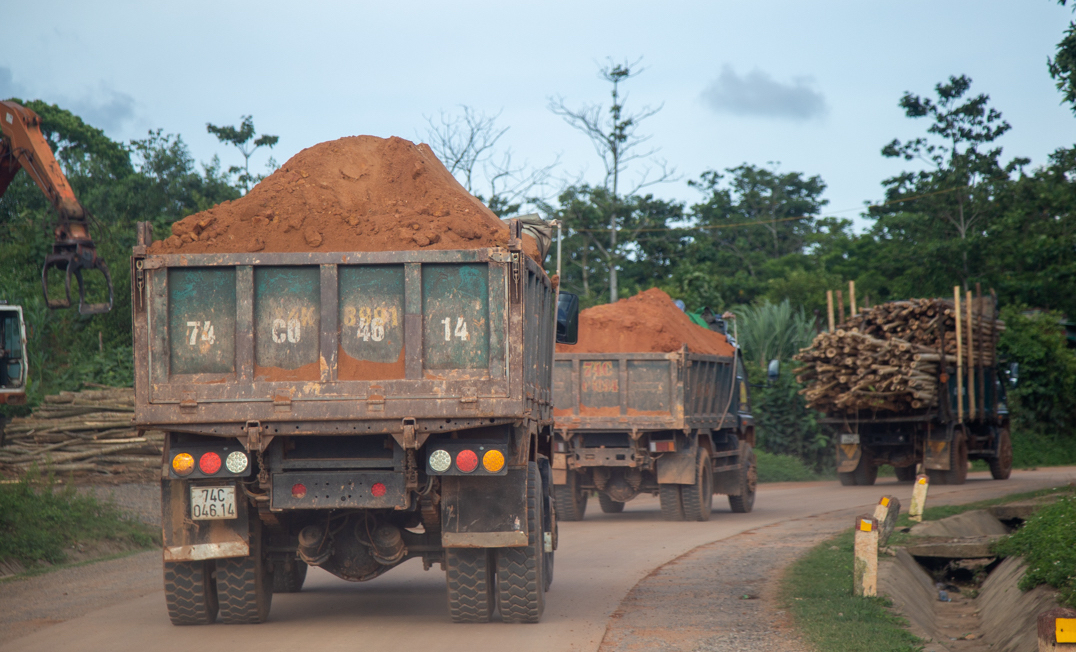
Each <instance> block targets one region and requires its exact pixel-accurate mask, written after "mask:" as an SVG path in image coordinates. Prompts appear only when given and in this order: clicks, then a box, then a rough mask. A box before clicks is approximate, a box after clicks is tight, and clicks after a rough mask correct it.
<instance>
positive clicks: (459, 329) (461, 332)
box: [441, 317, 471, 342]
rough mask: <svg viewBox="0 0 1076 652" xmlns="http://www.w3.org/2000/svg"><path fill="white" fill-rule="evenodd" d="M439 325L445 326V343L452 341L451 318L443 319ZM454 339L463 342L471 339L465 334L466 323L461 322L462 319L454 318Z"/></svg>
mask: <svg viewBox="0 0 1076 652" xmlns="http://www.w3.org/2000/svg"><path fill="white" fill-rule="evenodd" d="M441 323H442V324H444V325H445V341H446V342H448V341H450V340H451V339H452V318H451V317H445V318H444V319H442V320H441ZM456 337H458V338H460V339H461V340H464V341H467V340H469V339H471V336H470V335H469V334H468V333H467V322H465V321H463V317H457V318H456Z"/></svg>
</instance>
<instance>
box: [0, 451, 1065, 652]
mask: <svg viewBox="0 0 1076 652" xmlns="http://www.w3.org/2000/svg"><path fill="white" fill-rule="evenodd" d="M1072 481H1076V468H1071V467H1067V468H1052V469H1045V470H1040V471H1017V472H1014V473H1013V476H1012V478H1011V479H1010V480H1009V481H1007V482H995V481H991V480H989V479H988V476H987V475H986V474H981V473H976V474H972V475H971V476H970V477H969V481H968V484H966V485H964V486H960V487H942V486H937V487H931V490H930V491H931V502H933V503H940V502H969V501H973V500H978V499H983V498H990V497H994V496H999V495H1004V494H1007V493H1015V492H1021V491H1030V490H1033V489H1037V488H1041V487H1047V486H1056V485H1060V484H1066V483H1068V482H1072ZM883 494H892V495H896V496H897V497H899V498H900V500H901V503H902V504H904V505H907V504H908V502H909V500H910V497H911V485H898V484H896V483H895V482H894V481H893V480H892V479H882V480H880V481H879V483H878V484H877V485H876V486H874V487H840V486H838V484H837V483H836V482H817V483H795V484H792V483H790V484H777V485H763V486H762V487H760V491H759V496H758V500H757V501H756V503H755V511H754V512H753V513H751V514H733V513H731V512H729V510H728V508H727V503H726V502H725V501H724V500H721V501H715V504H716V505H718V507H717V509H715V513H714V515H713V519H712V520H711V521H710V522H707V523H677V524H670V523H665V522H664V521H662V520H661V518H660V513H659V510H658V504H657V500H656V499H651V498H643V499H637V500H635V501H633V502H631V503H629V504H628V507H627V509H626V510H625V511H624V513H622V514H617V515H605V514H601V513H600V512H599V511H598V510H597V504H595V505H593V507H594V508H595V509H594V512H596V513H594V514H590V513H588V515H587V519H586V520H585V521H583V522H581V523H564V524H562V525H561V537H560V549H559V550H558V552H557V556H556V578H555V581H554V583H553V588H552V590H551V591H550V592H549V594H548V602H547V607H546V613H545V617H544V619H543V621H542V623H541V624H538V625H504V624H501V623H490V624H486V625H453V624H452V623H450V622H449V619H448V614H447V610H446V606H445V588H444V574H443V573H441V572H439V571H437V570H432V571H429V572H424V571H423V570H422V567H421V564H419V563H418V562H417V561H414V560H413V561H411V562H408V563H407V564H405V565H404V566H402V567H401V568H398V569H395V570H393V571H392V572H390V573H387V574H386V575H384V576H382V577H380V578H378V579H376V580H374V581H372V582H367V583H362V584H350V583H347V582H344V581H342V580H338V579H336V578H334V577H332V576H330V575H328V574H326V573H324V572H320V571H317V570H316V569H311V573H310V575H309V577H308V579H307V583H306V586H305V588H304V590H303V592H302V593H299V594H288V595H277V596H275V597H274V599H273V610H272V614H271V615H270V619H269V622H267V623H265V624H262V625H256V626H224V625H212V626H208V627H183V628H177V627H173V626H172V625H170V624H169V622H168V618H167V616H166V614H165V609H164V598H163V593H162V592H161V590H160V584H161V577H160V573H161V571H160V553H143V554H141V555H136V556H134V557H129V558H127V559H123V560H115V561H110V562H104V563H102V564H95V565H92V566H88V567H82V568H75V569H67V570H63V571H59V572H56V573H52V574H49V575H47V576H43V577H39V578H34V579H31V580H26V581H21V582H13V583H10V582H9V583H5V584H0V650H3V651H5V652H7V651H9V650H10V651H15V650H60V649H62V650H64V651H65V652H75V651H78V650H106V649H107V650H115V651H122V650H131V651H136V650H137V651H139V652H141V651H144V650H149V649H152V650H160V651H165V650H182V651H184V652H186V651H189V650H192V649H197V650H206V651H207V652H209V651H213V650H233V649H238V648H239V647H240V646H241V647H242V649H257V650H259V651H270V650H288V651H291V650H297V649H308V648H310V647H311V646H312V645H313V644H314V642H316V647H317V649H319V650H325V651H332V650H354V649H366V650H377V649H428V650H438V651H442V650H443V651H445V652H451V651H456V650H459V651H461V652H463V651H467V652H470V651H472V650H475V649H501V650H512V651H513V652H526V651H528V650H541V651H542V652H549V651H550V650H554V651H562V650H563V651H576V650H578V651H590V650H598V649H599V648H601V649H602V650H610V651H611V650H631V649H651V650H653V649H666V650H681V649H685V650H691V649H700V650H718V649H722V650H723V649H741V650H794V649H800V648H799V645H798V644H797V643H796V642H795V641H794V640H792V639H791V638H789V637H788V635H787V632H786V631H783V630H782V631H781V633H780V634H778V633H777V632H778V630H780V628H781V627H782V626H783V623H782V620H781V617H780V614H774V613H771V611H772V609H771V607H770V606H769V605H770V601H769V600H767V599H766V598H768V597H769V593H772V580H773V578H775V577H777V576H778V574H779V571H780V569H781V568H782V567H783V566H784V564H786V563H787V562H788V561H789V559H791V558H792V557H794V556H795V554H796V552H797V551H798V550H800V549H802V548H803V547H804V546H806V545H808V544H809V543H810V542H812V541H816V540H819V539H820V538H821V537H823V536H825V535H827V534H829V533H832V532H835V531H837V530H839V529H841V528H843V527H847V526H848V522H849V521H850V520H851V516H852V515H854V514H855V513H858V512H859V511H861V510H864V509H867V508H870V507H872V506H873V505H874V504H875V503H876V502H877V500H878V497H879V496H881V495H883ZM797 541H798V542H799V544H796V545H789V544H790V543H794V542H797ZM775 544H780V545H775ZM771 553H772V554H771ZM721 559H725V560H727V561H726V562H725V565H724V566H722V567H721V569H720V571H717V570H715V565H716V563H717V562H718V560H721ZM674 560H675V563H674V564H670V562H673V561H674ZM700 583H701V584H705V586H704V587H700V586H699V585H700ZM648 596H649V597H648ZM745 596H746V597H745ZM755 598H761V599H758V600H756V599H755ZM735 600H740V601H741V602H740V603H736V602H734V601H735ZM762 612H766V613H762ZM662 614H667V617H666V616H662ZM682 628H687V629H688V630H690V631H691V632H694V633H693V634H691V635H690V636H687V637H686V638H685V637H684V636H678V637H672V634H671V633H672V632H674V631H677V630H678V629H682ZM671 638H676V640H671ZM603 641H604V643H603ZM700 641H701V642H702V643H700Z"/></svg>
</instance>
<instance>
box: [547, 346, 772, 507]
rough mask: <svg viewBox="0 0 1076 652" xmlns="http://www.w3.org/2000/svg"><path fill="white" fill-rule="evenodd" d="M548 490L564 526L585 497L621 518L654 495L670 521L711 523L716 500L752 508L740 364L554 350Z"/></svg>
mask: <svg viewBox="0 0 1076 652" xmlns="http://www.w3.org/2000/svg"><path fill="white" fill-rule="evenodd" d="M553 400H554V404H555V406H556V409H555V410H554V414H555V415H556V416H555V419H556V434H555V437H554V444H553V484H554V488H555V491H556V499H557V514H558V517H559V518H560V519H561V520H562V521H577V520H580V519H582V518H583V516H584V514H585V512H586V507H587V499H588V497H589V495H590V493H591V492H597V493H598V501H599V503H600V504H601V508H602V511H603V512H606V513H617V512H620V511H622V510H623V509H624V503H625V502H627V501H629V500H631V499H632V498H635V497H636V496H638V495H639V494H641V493H649V494H657V495H658V497H659V500H660V502H661V513H662V516H663V517H664V518H665V519H666V520H670V521H683V520H688V521H705V520H709V518H710V512H711V508H712V504H713V495H714V494H715V493H717V494H727V495H728V497H729V504H730V506H731V507H732V511H734V512H749V511H751V509H752V508H753V506H754V502H755V485H756V483H757V471H756V468H755V454H754V451H753V450H752V447H753V446H754V443H755V427H754V420H753V419H752V417H751V413H750V406H749V389H748V384H747V380H746V374H745V373H744V368H743V360H742V358H741V356H740V350H739V349H738V348H737V349H736V353H735V357H726V356H717V355H705V354H700V353H692V352H691V351H689V350H688V348H687V346H684V347H683V348H682V349H681V350H680V351H676V352H673V353H557V354H556V358H555V362H554V364H553Z"/></svg>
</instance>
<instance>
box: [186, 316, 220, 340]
mask: <svg viewBox="0 0 1076 652" xmlns="http://www.w3.org/2000/svg"><path fill="white" fill-rule="evenodd" d="M198 331H201V332H202V341H203V342H209V343H210V344H212V343H213V342H216V341H217V338H216V337H215V336H214V335H213V324H212V323H210V322H208V321H207V322H197V321H189V322H187V333H188V334H189V335H190V345H191V346H195V345H196V344H198Z"/></svg>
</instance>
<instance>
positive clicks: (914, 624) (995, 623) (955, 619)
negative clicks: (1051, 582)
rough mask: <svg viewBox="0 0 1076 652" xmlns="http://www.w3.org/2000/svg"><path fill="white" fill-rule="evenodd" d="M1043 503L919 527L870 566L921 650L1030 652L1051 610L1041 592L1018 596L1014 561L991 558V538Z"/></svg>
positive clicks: (1050, 595)
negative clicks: (910, 538)
mask: <svg viewBox="0 0 1076 652" xmlns="http://www.w3.org/2000/svg"><path fill="white" fill-rule="evenodd" d="M1043 504H1044V502H1043V501H1040V500H1035V501H1028V502H1021V503H1010V504H1007V505H998V506H995V507H991V508H989V509H987V510H976V511H971V512H964V513H963V514H958V515H956V516H951V517H949V518H944V519H940V520H937V521H928V522H924V523H919V524H917V525H915V526H913V527H912V528H910V529H906V530H905V531H906V532H907V533H908V534H911V535H912V536H914V537H916V539H914V543H912V542H909V543H908V544H907V545H906V546H904V547H895V546H894V547H893V548H890V549H886V550H888V552H889V553H890V555H881V557H880V559H879V564H878V593H879V594H883V595H887V596H889V597H890V599H892V601H893V604H894V606H895V608H896V609H897V610H898V611H899V612H900V613H901V614H903V615H904V616H905V617H906V618H907V619H908V621H909V624H910V626H911V627H910V628H911V631H912V633H914V634H915V635H917V636H919V637H921V638H922V639H924V640H925V641H928V643H927V644H926V645H925V647H924V648H923V649H924V650H926V651H927V652H929V651H932V650H933V651H935V652H941V651H942V650H947V651H948V650H961V651H964V650H983V651H986V650H990V651H991V652H1016V651H1022V650H1035V649H1038V643H1037V636H1036V620H1037V618H1038V616H1039V614H1041V613H1043V612H1045V611H1048V610H1050V609H1054V608H1057V607H1058V603H1057V601H1056V600H1055V595H1056V594H1055V592H1054V591H1053V590H1052V589H1049V588H1048V587H1041V586H1040V587H1038V588H1035V589H1033V590H1031V591H1028V592H1026V593H1025V592H1023V591H1021V590H1020V589H1019V588H1018V587H1017V584H1018V583H1019V581H1020V578H1021V577H1022V576H1023V574H1024V564H1023V561H1022V560H1021V559H1020V558H1016V557H1013V558H1008V559H999V558H997V557H996V556H993V555H992V554H991V552H990V546H991V544H993V543H994V541H996V540H998V539H999V538H1001V537H1003V536H1005V535H1006V534H1008V533H1009V532H1010V531H1012V530H1013V529H1015V528H1016V527H1019V526H1020V525H1021V524H1022V523H1023V522H1024V521H1025V520H1026V519H1027V518H1028V516H1030V514H1031V513H1032V512H1034V511H1035V509H1037V508H1039V507H1041V506H1042V505H1043Z"/></svg>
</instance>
